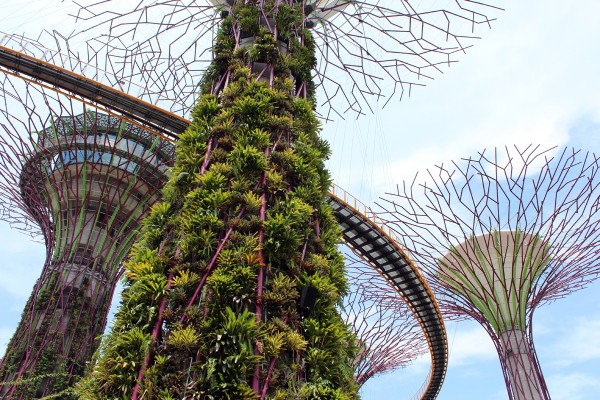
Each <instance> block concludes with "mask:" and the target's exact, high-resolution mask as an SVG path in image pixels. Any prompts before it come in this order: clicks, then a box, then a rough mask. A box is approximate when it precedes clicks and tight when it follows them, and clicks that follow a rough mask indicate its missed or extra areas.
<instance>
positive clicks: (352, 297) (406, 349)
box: [341, 254, 427, 385]
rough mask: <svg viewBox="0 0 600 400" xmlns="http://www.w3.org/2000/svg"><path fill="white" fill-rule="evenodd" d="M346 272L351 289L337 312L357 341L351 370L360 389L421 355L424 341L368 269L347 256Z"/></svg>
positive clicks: (394, 297)
mask: <svg viewBox="0 0 600 400" xmlns="http://www.w3.org/2000/svg"><path fill="white" fill-rule="evenodd" d="M346 268H347V270H348V278H349V280H350V281H351V282H352V283H351V285H352V287H351V290H350V294H348V295H347V296H346V297H345V298H344V306H343V307H342V309H341V311H342V318H343V319H344V321H346V323H348V324H350V325H351V326H352V327H353V330H354V332H356V336H357V337H358V339H359V341H360V351H359V353H358V355H357V357H356V359H355V361H354V366H355V375H356V380H357V382H358V383H359V384H360V385H362V384H363V383H365V382H366V381H367V380H368V379H370V378H371V377H373V376H374V375H378V374H384V373H388V372H391V371H393V370H395V369H397V368H401V367H404V366H406V365H408V364H409V363H411V362H412V361H414V360H415V359H416V358H417V357H419V356H421V355H423V354H424V353H425V352H426V351H427V341H426V340H425V337H424V335H423V332H422V331H421V329H420V326H419V324H418V321H417V320H416V319H415V318H414V316H413V315H412V313H411V312H410V309H409V308H407V307H406V304H405V302H404V300H403V299H402V297H401V296H400V295H399V294H398V293H397V292H396V291H395V290H394V288H393V287H392V286H390V285H389V284H388V282H387V281H386V280H385V279H383V278H382V276H381V275H379V274H378V273H377V272H376V270H375V269H374V268H373V266H372V265H370V264H368V263H366V262H365V261H363V260H362V259H361V258H360V257H357V256H355V255H354V254H347V255H346Z"/></svg>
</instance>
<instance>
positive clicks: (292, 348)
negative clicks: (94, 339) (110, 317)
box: [77, 1, 357, 400]
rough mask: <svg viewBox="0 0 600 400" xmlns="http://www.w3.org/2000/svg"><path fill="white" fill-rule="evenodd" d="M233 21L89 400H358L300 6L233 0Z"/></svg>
mask: <svg viewBox="0 0 600 400" xmlns="http://www.w3.org/2000/svg"><path fill="white" fill-rule="evenodd" d="M222 15H223V16H224V19H223V21H222V23H221V26H220V30H219V33H218V37H217V40H216V43H215V47H214V61H213V63H212V65H211V66H210V68H209V70H208V71H207V73H206V75H205V76H204V78H203V80H202V83H201V85H200V92H201V95H200V96H199V100H198V101H197V103H196V104H195V106H194V109H193V112H192V115H193V121H192V124H191V125H190V127H189V128H188V129H187V130H186V131H185V132H184V133H182V134H181V135H180V138H179V141H178V145H177V153H176V163H175V166H174V168H173V170H172V173H171V176H170V179H169V181H168V183H167V185H166V187H165V188H164V190H163V201H162V203H159V204H157V205H155V206H154V207H153V208H152V211H151V213H150V216H149V217H148V218H147V219H146V220H145V222H144V224H143V228H142V230H141V232H140V236H139V240H138V243H137V244H136V245H134V248H133V250H132V252H131V254H130V256H129V260H128V262H127V263H126V272H125V278H124V279H125V283H126V288H125V290H124V293H123V296H122V299H121V304H120V307H119V310H118V312H117V315H116V320H115V322H114V326H113V328H112V331H111V332H110V333H109V334H108V335H107V337H106V339H105V342H104V344H103V347H102V349H101V351H100V354H99V359H98V360H97V362H96V363H95V365H94V366H93V368H91V369H92V370H91V371H90V374H89V375H88V376H87V377H86V378H85V379H84V380H82V381H81V382H80V384H79V385H78V388H77V391H78V393H79V396H80V397H81V398H85V399H115V398H119V399H120V398H134V399H141V398H143V399H165V400H166V399H182V398H186V399H192V398H198V399H281V400H283V399H286V400H288V399H316V398H318V399H339V400H342V399H348V400H349V399H355V398H357V387H356V384H355V383H354V371H353V366H352V362H353V360H354V358H355V354H356V351H357V348H356V346H357V342H356V338H355V336H354V334H353V333H352V332H351V330H350V329H349V328H348V327H347V326H346V325H345V324H344V322H343V321H342V319H341V318H340V315H339V314H338V311H337V309H336V307H337V306H338V305H339V304H340V301H341V298H342V296H343V295H344V293H345V292H346V291H347V288H348V283H347V281H346V278H345V272H344V263H343V257H342V256H341V254H340V253H339V252H338V250H337V245H338V243H339V241H340V232H339V229H338V226H337V222H336V220H335V219H334V217H333V215H332V211H331V209H330V208H329V206H328V205H326V203H325V198H326V194H327V190H328V187H329V184H330V178H329V174H328V172H327V171H326V170H325V167H324V161H325V160H326V159H327V157H328V155H329V147H328V145H327V143H326V142H325V141H323V140H322V139H320V138H319V122H318V120H317V117H316V116H315V111H314V110H315V103H314V85H313V83H312V79H311V74H312V70H313V68H314V67H315V65H316V58H315V49H314V44H313V40H312V37H311V34H310V32H309V31H308V30H307V29H305V27H304V23H303V20H304V4H303V3H294V2H289V3H279V2H260V3H253V2H248V3H244V2H242V1H236V2H235V3H234V4H233V5H232V7H231V9H230V11H224V12H223V14H222ZM311 300H313V301H311Z"/></svg>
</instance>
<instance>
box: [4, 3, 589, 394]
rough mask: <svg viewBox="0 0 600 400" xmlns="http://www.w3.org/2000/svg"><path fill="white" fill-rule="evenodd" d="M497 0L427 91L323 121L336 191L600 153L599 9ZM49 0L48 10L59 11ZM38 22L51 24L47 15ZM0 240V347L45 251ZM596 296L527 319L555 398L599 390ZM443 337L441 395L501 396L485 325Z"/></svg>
mask: <svg viewBox="0 0 600 400" xmlns="http://www.w3.org/2000/svg"><path fill="white" fill-rule="evenodd" d="M36 3H37V4H36ZM39 3H41V2H35V1H17V3H16V5H17V6H21V7H24V6H28V7H38V6H39ZM438 3H440V4H443V3H444V2H443V1H439V2H438ZM499 3H500V6H501V7H504V8H505V9H506V11H505V12H503V13H500V14H499V19H498V21H496V22H495V23H494V26H493V29H492V30H490V31H487V32H486V31H484V32H483V38H482V39H481V41H480V42H478V43H476V45H475V47H474V48H472V49H469V51H468V52H467V54H465V55H463V56H462V57H461V62H460V63H458V64H455V65H453V66H452V68H450V69H447V70H446V71H445V73H444V75H442V76H438V77H437V78H436V80H435V81H433V82H431V83H429V84H428V87H426V88H420V89H418V90H415V91H414V92H413V94H412V96H411V97H410V98H406V99H404V100H403V101H402V102H394V101H392V102H391V103H390V104H388V106H387V107H385V108H383V109H377V110H376V111H375V113H374V114H373V115H370V116H366V117H362V118H360V119H358V120H355V119H354V118H353V117H350V118H348V119H347V120H345V121H344V120H341V121H336V122H335V123H332V124H327V125H325V126H324V131H323V135H324V136H325V137H326V138H327V139H328V140H329V141H330V142H331V144H332V147H333V157H332V159H331V161H330V164H329V166H330V169H331V172H332V174H333V176H334V179H335V181H336V182H337V183H338V184H339V185H341V186H342V187H344V188H346V189H348V190H349V191H350V192H351V193H353V194H355V195H357V196H358V197H360V198H361V199H362V200H363V201H364V202H366V203H368V204H372V203H374V202H376V201H377V199H378V197H379V196H381V195H383V194H384V193H385V191H390V190H392V189H393V187H394V185H395V184H396V183H400V182H402V180H410V179H412V177H413V176H414V174H415V173H416V172H417V171H421V172H424V171H425V169H426V168H427V167H428V166H432V165H435V164H439V163H448V162H450V161H451V160H454V159H459V158H461V157H468V156H470V155H473V154H475V153H476V152H478V151H481V150H483V149H484V148H488V149H490V148H492V147H493V146H504V145H512V144H521V145H527V144H530V143H541V144H544V145H547V146H553V145H569V146H574V147H577V148H583V149H587V150H590V151H595V152H597V153H598V152H600V96H599V95H598V93H600V74H599V73H598V70H599V67H600V41H598V38H599V37H600V26H599V25H600V24H598V23H597V16H598V15H600V4H596V3H594V2H588V1H584V0H573V1H570V2H564V1H558V0H545V1H541V0H532V1H527V2H525V1H520V2H519V1H517V0H507V1H502V2H499ZM56 4H57V7H56V8H51V11H54V10H60V9H62V8H64V7H66V5H65V4H61V3H59V2H56ZM3 7H4V6H3ZM23 9H24V8H23ZM15 10H17V9H16V8H15ZM10 15H12V16H14V18H11V19H10V20H9V21H8V24H9V25H6V26H5V27H4V28H2V29H9V27H10V26H11V25H10V24H13V25H12V26H15V27H17V26H21V27H24V28H23V29H24V30H28V29H31V28H29V26H31V25H22V21H24V20H26V19H27V20H29V22H30V23H36V22H39V21H40V19H41V17H40V15H42V14H35V13H29V12H28V13H27V14H25V13H24V12H18V11H15V13H14V14H10ZM24 15H27V18H25V17H24ZM51 15H54V16H57V15H61V12H60V11H56V12H55V13H53V14H51ZM46 17H47V15H46ZM54 18H56V17H54ZM44 20H45V23H49V22H48V21H52V18H45V19H44ZM0 238H1V240H0V251H2V254H3V256H2V259H1V260H0V304H3V305H4V306H3V308H2V312H0V316H1V317H2V318H0V351H2V349H3V348H4V346H5V344H6V342H7V341H8V339H9V338H10V335H11V334H12V332H13V330H14V327H15V325H16V323H17V321H18V318H19V316H20V313H21V311H22V308H23V305H24V302H25V301H26V298H27V295H28V294H29V291H30V290H31V287H32V286H33V283H34V281H35V278H36V277H37V276H38V275H39V271H40V269H41V266H42V264H43V258H44V249H43V246H42V245H41V244H35V243H32V242H31V241H30V240H29V238H28V237H26V236H24V235H21V234H19V233H17V232H15V231H11V230H10V229H9V228H8V227H7V226H0ZM598 299H600V284H599V283H596V284H594V285H592V286H590V287H589V288H587V289H586V290H583V291H581V292H578V293H575V294H573V295H571V296H570V297H568V298H566V299H563V300H560V301H558V302H556V303H554V304H551V305H548V306H544V307H542V308H540V309H539V310H538V311H537V312H536V314H535V317H534V336H535V340H536V348H537V350H538V356H539V358H540V362H541V365H542V369H543V371H544V373H545V377H546V380H547V383H548V385H549V388H550V393H551V394H552V398H553V399H555V400H561V399H570V400H577V399H592V398H596V397H597V393H598V392H600V378H599V377H598V376H597V373H595V371H598V370H600V334H599V333H598V332H600V311H599V310H598V307H597V306H596V305H597V302H598ZM447 330H448V334H449V342H450V364H449V367H448V374H447V378H446V382H445V385H444V387H443V389H442V392H441V394H440V397H439V398H440V399H448V400H469V399H473V400H475V399H477V400H481V399H484V400H487V399H490V400H495V399H506V398H507V396H506V391H505V388H504V381H503V378H502V374H501V371H500V368H499V363H498V360H497V356H496V354H495V349H494V347H493V345H492V343H491V341H490V340H489V338H488V337H487V336H486V334H485V333H484V332H483V330H482V329H480V328H479V327H478V326H477V325H476V324H474V323H470V322H461V323H458V324H455V323H449V324H448V327H447ZM428 368H429V361H428V359H427V357H425V358H424V359H422V360H419V361H417V362H416V363H415V364H414V365H413V366H411V367H408V368H406V369H402V370H399V371H397V372H395V373H393V374H389V375H386V376H382V377H377V378H373V379H372V380H371V381H370V382H368V383H367V384H366V385H365V387H364V388H363V392H362V393H363V398H364V399H377V400H388V399H390V400H391V399H409V398H410V397H411V396H412V394H414V392H415V391H416V390H417V388H418V387H420V385H421V384H422V382H423V380H424V379H425V376H426V374H427V371H428Z"/></svg>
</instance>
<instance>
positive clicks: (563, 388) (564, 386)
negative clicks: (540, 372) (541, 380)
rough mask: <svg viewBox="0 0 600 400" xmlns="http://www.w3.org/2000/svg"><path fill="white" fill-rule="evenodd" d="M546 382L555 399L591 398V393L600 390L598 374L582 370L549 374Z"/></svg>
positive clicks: (581, 399)
mask: <svg viewBox="0 0 600 400" xmlns="http://www.w3.org/2000/svg"><path fill="white" fill-rule="evenodd" d="M546 384H547V385H548V389H549V391H550V393H552V398H553V399H554V400H583V399H590V398H591V397H590V393H598V391H600V379H598V376H597V375H595V374H589V373H582V372H574V373H560V374H554V375H551V376H547V377H546Z"/></svg>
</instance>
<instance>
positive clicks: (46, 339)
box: [0, 76, 174, 399]
mask: <svg viewBox="0 0 600 400" xmlns="http://www.w3.org/2000/svg"><path fill="white" fill-rule="evenodd" d="M11 78H12V77H8V76H4V77H3V78H2V82H1V83H0V86H1V90H0V100H1V101H2V107H0V113H1V114H2V120H1V126H2V134H1V135H0V155H1V156H0V199H1V200H0V209H1V212H2V215H1V216H0V218H1V219H3V220H5V221H8V222H11V224H12V225H13V226H16V227H17V228H21V229H22V230H25V231H27V232H29V233H31V234H33V235H38V234H40V233H41V235H42V236H43V238H44V242H45V244H46V261H45V263H44V267H43V269H42V273H41V276H40V278H39V279H38V281H37V283H36V285H35V287H34V289H33V292H32V294H31V296H30V299H29V301H28V303H27V306H26V308H25V311H24V313H23V316H22V319H21V322H20V324H19V326H18V328H17V331H16V333H15V335H14V336H13V339H12V340H11V341H10V343H9V345H8V349H7V353H6V355H5V356H4V358H3V359H2V362H1V364H0V381H2V382H3V386H2V387H1V388H0V393H2V396H4V397H3V398H11V399H29V398H33V397H36V398H37V397H41V396H45V395H47V394H50V393H57V392H59V391H60V390H62V389H64V388H65V387H67V386H68V385H69V383H70V380H71V377H72V376H77V375H81V374H82V373H83V371H84V369H85V367H86V364H87V363H88V362H89V360H90V359H91V356H92V355H93V353H94V352H95V351H96V349H97V348H98V345H99V340H98V338H99V336H100V335H102V334H103V332H104V328H105V326H106V318H107V313H108V308H109V305H110V301H111V298H112V295H113V291H114V288H115V285H116V283H117V280H118V278H119V276H120V273H121V261H122V260H123V259H124V257H125V256H126V255H127V253H128V252H129V249H130V247H131V245H132V244H133V241H134V240H135V233H136V231H137V229H138V227H139V224H140V222H141V220H142V219H143V217H144V216H145V215H147V213H148V211H149V209H150V207H151V206H152V205H153V204H154V203H156V202H157V201H158V200H159V198H160V191H159V190H158V189H159V188H161V187H162V186H163V184H164V182H165V180H166V170H167V167H168V166H169V165H171V164H172V161H173V157H174V146H173V145H172V144H170V143H169V142H166V141H165V140H163V139H160V138H158V137H157V136H154V135H151V134H149V133H148V132H146V131H144V130H142V129H140V128H137V127H135V126H132V125H130V124H127V123H125V122H123V121H122V120H121V119H119V118H116V117H113V116H108V115H105V114H101V113H98V112H96V111H95V110H93V109H89V108H85V107H84V106H83V105H81V104H79V103H73V102H71V101H69V99H67V98H64V97H60V96H57V95H56V93H54V92H52V91H50V92H47V91H44V90H43V89H41V88H40V87H39V86H37V85H34V84H30V83H27V82H24V81H20V80H19V79H14V78H12V79H11ZM38 377H41V378H38ZM11 382H12V383H11Z"/></svg>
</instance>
